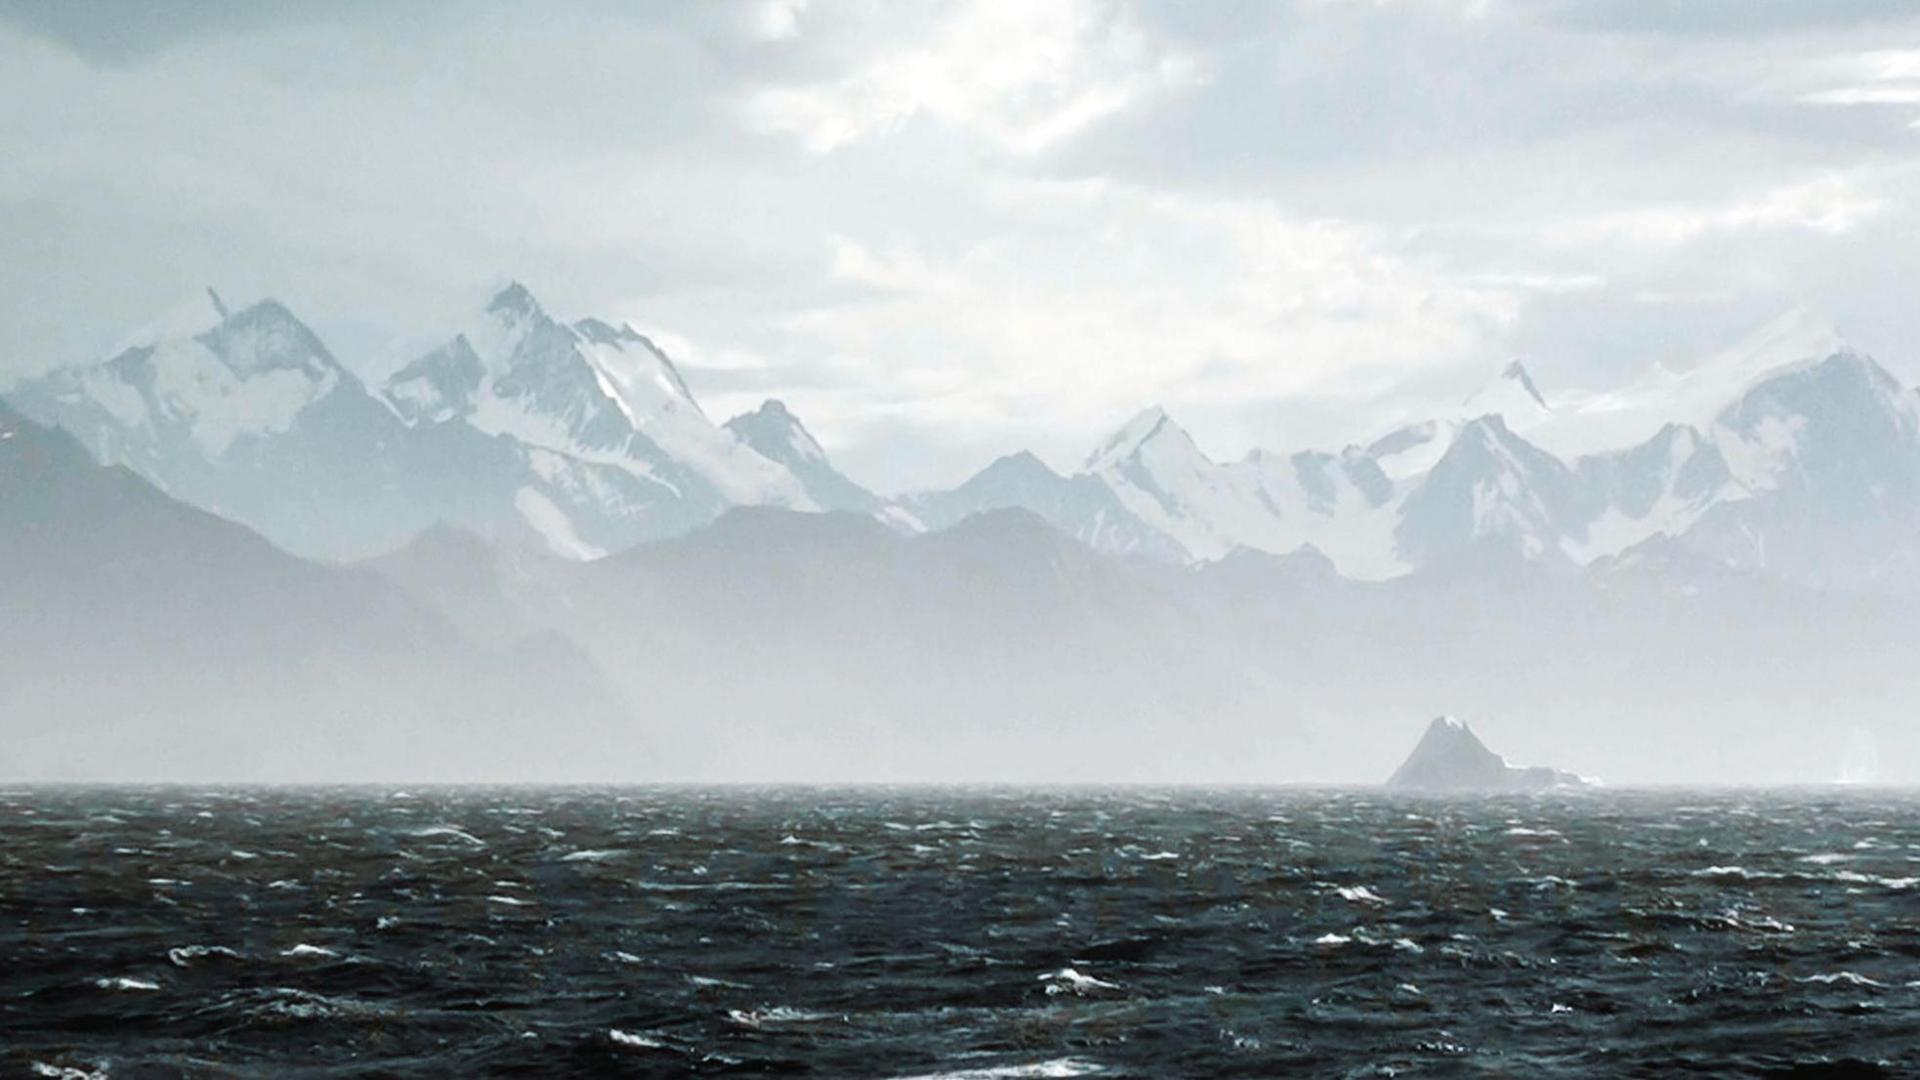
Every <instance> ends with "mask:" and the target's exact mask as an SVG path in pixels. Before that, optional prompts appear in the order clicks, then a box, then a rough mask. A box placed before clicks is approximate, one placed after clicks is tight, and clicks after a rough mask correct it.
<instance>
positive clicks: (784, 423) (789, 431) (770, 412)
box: [726, 398, 827, 461]
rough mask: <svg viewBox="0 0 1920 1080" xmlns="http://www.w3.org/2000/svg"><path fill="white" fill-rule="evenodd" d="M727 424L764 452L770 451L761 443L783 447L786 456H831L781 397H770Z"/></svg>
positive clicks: (823, 458) (748, 442) (805, 457)
mask: <svg viewBox="0 0 1920 1080" xmlns="http://www.w3.org/2000/svg"><path fill="white" fill-rule="evenodd" d="M726 427H727V430H729V431H731V432H733V433H734V434H735V435H736V436H738V437H740V438H741V439H743V440H745V441H746V443H747V444H748V445H749V446H752V447H754V448H755V449H757V450H760V452H761V453H763V454H765V453H767V451H766V449H763V448H762V447H761V445H760V444H762V443H765V444H767V445H768V446H769V447H778V448H780V449H781V450H782V451H783V453H782V455H781V456H782V457H784V456H789V455H791V454H797V455H799V456H800V457H801V458H802V459H805V460H808V461H825V460H826V459H827V452H826V451H825V450H823V449H821V447H820V443H819V442H818V441H817V440H816V439H814V437H813V433H812V432H810V431H808V430H807V426H806V425H805V424H803V423H801V422H800V418H799V417H798V416H795V415H794V414H793V410H792V409H789V408H787V403H786V402H784V401H781V400H780V399H779V398H768V399H767V400H765V401H763V402H761V403H760V407H759V408H757V409H755V410H753V411H752V412H746V413H741V414H740V415H739V416H736V417H734V418H733V419H731V420H729V421H727V423H726ZM769 456H773V455H769ZM775 460H779V458H778V457H776V458H775Z"/></svg>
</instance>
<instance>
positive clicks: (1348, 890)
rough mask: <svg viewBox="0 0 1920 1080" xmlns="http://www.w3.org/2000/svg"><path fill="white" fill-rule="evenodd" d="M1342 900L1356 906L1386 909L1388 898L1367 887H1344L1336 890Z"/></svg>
mask: <svg viewBox="0 0 1920 1080" xmlns="http://www.w3.org/2000/svg"><path fill="white" fill-rule="evenodd" d="M1334 891H1335V892H1337V893H1339V894H1340V899H1342V900H1346V901H1349V902H1350V903H1355V904H1367V905H1370V906H1372V907H1384V906H1385V905H1386V902H1387V898H1386V897H1384V896H1381V895H1380V894H1379V893H1377V892H1374V891H1373V890H1372V889H1369V888H1367V887H1366V886H1365V885H1342V886H1340V887H1338V888H1336V889H1335V890H1334Z"/></svg>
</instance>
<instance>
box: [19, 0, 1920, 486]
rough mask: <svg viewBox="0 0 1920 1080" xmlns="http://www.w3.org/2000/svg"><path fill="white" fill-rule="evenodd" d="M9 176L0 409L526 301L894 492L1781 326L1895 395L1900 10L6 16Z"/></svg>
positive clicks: (1440, 3) (119, 12)
mask: <svg viewBox="0 0 1920 1080" xmlns="http://www.w3.org/2000/svg"><path fill="white" fill-rule="evenodd" d="M0 146H4V147H6V151H5V153H4V154H0V251H4V252H5V258H4V259H0V324H4V325H5V326H6V327H7V334H6V337H5V341H6V342H7V344H8V346H9V347H8V348H6V349H5V350H4V352H0V386H4V385H6V384H8V383H10V382H11V380H12V379H14V378H17V377H23V376H28V375H31V374H34V373H37V372H40V371H43V370H45V369H47V368H49V367H53V366H58V365H64V364H71V363H79V362H86V361H91V360H98V359H101V358H103V356H104V355H105V354H106V353H107V351H108V350H110V349H111V348H113V346H114V345H115V344H116V343H118V342H121V341H124V340H126V338H127V335H128V334H129V332H130V331H132V330H133V329H134V328H136V327H138V326H140V325H142V324H143V323H146V322H148V321H150V320H152V319H154V318H155V317H156V316H158V315H160V314H161V313H162V312H164V311H166V310H168V309H169V308H172V307H174V306H176V305H178V304H179V303H180V302H181V301H182V299H183V298H187V297H191V296H193V295H195V294H197V293H199V292H200V290H202V289H203V288H204V287H206V286H209V285H211V286H213V287H215V288H217V289H219V290H220V292H221V293H222V295H224V296H225V297H226V298H227V300H228V301H229V302H230V303H233V302H236V301H242V300H246V299H251V298H257V297H262V296H273V297H276V298H278V299H280V300H282V301H283V302H285V303H287V304H288V305H289V306H290V307H292V308H293V309H294V310H295V311H296V312H297V313H298V314H300V315H301V316H302V318H304V319H305V320H306V321H307V322H308V323H309V324H310V325H312V326H313V327H314V328H315V329H316V330H317V331H318V332H319V333H320V335H321V336H322V338H323V339H325V340H326V341H327V342H328V343H329V344H330V345H331V346H332V348H333V350H334V351H335V353H336V354H337V355H338V356H339V357H340V359H341V360H342V361H343V362H345V363H347V364H348V365H349V366H351V367H354V368H356V369H357V370H359V371H361V372H362V373H363V374H366V375H368V376H369V377H378V376H380V375H381V374H383V373H384V372H387V371H390V370H392V369H394V368H396V367H398V366H399V365H400V364H402V363H404V362H406V361H407V360H409V359H411V358H412V357H413V356H414V355H417V354H418V353H420V352H423V351H425V349H426V348H428V347H430V346H431V345H432V344H434V343H435V342H437V341H439V340H442V339H444V338H445V337H446V336H448V334H449V333H450V328H452V327H454V326H456V325H458V324H459V323H460V322H461V321H463V318H464V313H465V312H467V311H469V310H471V309H472V308H474V307H476V306H478V305H479V304H481V303H482V302H484V299H485V297H486V296H487V294H488V291H489V290H490V289H491V288H494V287H497V286H498V285H499V284H501V283H503V282H505V281H507V280H510V279H515V280H519V281H522V282H524V283H525V284H526V285H527V286H528V287H529V288H531V289H532V290H533V291H534V293H535V294H536V295H538V296H539V297H540V298H541V299H542V301H543V302H544V304H545V305H546V306H547V308H548V309H549V310H550V311H551V312H552V313H553V314H555V315H556V316H560V317H565V318H577V317H581V316H586V315H596V316H599V317H601V318H605V319H609V320H624V321H627V322H631V323H632V324H633V325H634V326H635V327H637V328H639V329H641V330H643V331H646V332H648V333H649V334H651V335H653V336H655V338H656V340H658V341H660V342H661V343H662V344H664V345H665V346H666V347H667V348H668V350H669V351H670V352H671V353H672V354H673V355H674V357H675V358H676V359H677V360H678V361H680V363H681V365H682V368H683V371H684V373H685V375H686V377H687V380H688V382H689V383H690V384H691V386H692V387H693V389H694V391H695V393H696V395H697V396H698V397H699V398H700V399H701V401H702V403H703V404H704V406H705V407H706V409H707V411H708V412H709V413H710V414H712V415H713V416H714V419H716V420H719V419H723V418H724V417H726V416H729V415H732V414H733V413H735V412H739V411H744V410H746V409H748V408H751V407H753V406H754V405H756V404H758V402H759V401H760V400H761V399H763V398H766V397H769V396H774V397H779V398H781V399H783V400H785V401H786V402H787V403H788V404H789V405H790V406H791V407H792V408H793V409H794V410H795V411H796V412H797V413H798V414H799V415H800V416H801V417H802V418H803V419H804V420H805V421H806V423H807V424H808V426H809V427H810V428H811V429H812V430H813V431H814V433H815V434H816V436H817V437H818V438H819V439H820V441H821V442H822V443H823V444H825V445H826V447H827V448H828V449H829V451H830V452H831V453H832V454H833V455H834V457H835V460H836V462H837V463H838V464H840V466H841V467H842V468H843V470H844V471H846V472H848V473H849V474H850V475H852V476H853V477H854V478H855V479H858V480H861V481H862V482H865V483H867V484H869V485H871V486H874V487H875V488H877V489H879V490H882V491H888V492H892V491H900V490H910V489H916V488H928V487H935V486H944V485H949V484H952V483H955V482H957V481H959V480H961V479H963V478H964V477H965V476H967V475H969V474H970V473H971V472H973V471H975V470H976V469H978V468H980V467H981V466H983V465H985V464H986V463H987V462H988V461H990V460H991V459H992V458H993V457H995V456H998V455H1000V454H1004V453H1010V452H1012V451H1015V450H1019V449H1032V450H1034V451H1036V452H1038V453H1039V454H1040V455H1041V456H1042V457H1043V458H1045V459H1047V460H1048V461H1050V462H1052V463H1053V464H1055V465H1056V466H1057V467H1061V468H1072V467H1075V466H1077V465H1078V464H1079V463H1080V462H1081V461H1082V460H1083V459H1084V458H1085V457H1086V455H1087V453H1088V452H1089V451H1090V450H1091V449H1092V448H1093V446H1094V445H1096V444H1097V443H1098V442H1099V441H1100V439H1101V438H1102V437H1103V436H1104V435H1106V434H1107V433H1108V432H1110V431H1111V430H1112V429H1114V428H1116V427H1118V426H1119V425H1121V424H1122V423H1123V422H1124V421H1125V420H1126V419H1127V418H1128V417H1129V416H1130V415H1132V414H1133V413H1134V412H1136V411H1138V410H1139V409H1141V408H1143V407H1145V406H1148V405H1152V404H1162V405H1164V406H1165V407H1166V408H1167V409H1168V410H1169V411H1170V412H1172V413H1173V414H1174V416H1175V417H1176V418H1177V419H1179V420H1180V421H1181V422H1182V423H1183V424H1184V425H1185V426H1186V427H1187V428H1188V429H1189V430H1190V431H1192V433H1193V434H1194V436H1195V437H1196V439H1197V440H1198V441H1199V442H1200V444H1201V445H1202V446H1203V447H1204V448H1205V449H1206V450H1207V451H1208V452H1209V453H1211V454H1213V455H1214V456H1215V457H1218V458H1222V459H1225V458H1233V457H1237V456H1239V455H1240V454H1243V453H1245V452H1246V451H1247V450H1248V449H1250V448H1253V447H1256V446H1258V447H1265V448H1269V449H1278V450H1291V449H1298V448H1302V447H1307V446H1316V447H1337V446H1339V445H1341V444H1343V443H1345V442H1349V441H1356V440H1358V441H1365V440H1366V439H1368V438H1369V437H1371V436H1373V435H1377V434H1379V433H1381V432H1383V431H1385V430H1388V429H1389V428H1390V427H1392V426H1393V425H1395V424H1397V423H1399V422H1402V421H1404V420H1407V419H1413V418H1417V417H1418V415H1419V413H1420V412H1421V411H1422V410H1424V409H1429V408H1431V407H1433V403H1435V402H1440V401H1447V400H1452V399H1457V398H1459V397H1461V396H1463V395H1465V394H1466V393H1468V392H1470V391H1471V390H1473V389H1474V388H1475V387H1476V386H1477V385H1478V384H1480V383H1481V382H1484V381H1486V380H1487V379H1490V378H1492V377H1493V376H1494V375H1495V373H1496V372H1498V371H1499V370H1500V369H1501V368H1502V367H1504V366H1505V365H1506V364H1507V363H1508V362H1510V361H1512V360H1514V359H1520V360H1522V361H1524V362H1525V363H1526V365H1527V366H1528V368H1529V369H1530V370H1531V372H1532V374H1533V377H1534V380H1535V382H1536V383H1537V384H1539V386H1540V387H1541V389H1542V390H1543V391H1544V392H1545V393H1546V395H1547V396H1548V398H1549V399H1551V398H1552V397H1553V396H1554V394H1555V392H1556V389H1559V390H1562V391H1567V390H1600V389H1605V388H1607V387H1610V386H1617V385H1620V384H1622V383H1624V382H1627V381H1630V380H1631V379H1633V378H1634V377H1636V376H1637V375H1638V374H1640V373H1642V372H1644V371H1645V370H1646V369H1647V368H1648V367H1649V366H1650V365H1652V364H1655V363H1664V364H1667V365H1669V366H1675V367H1684V366H1685V364H1686V363H1687V362H1689V360H1690V359H1692V358H1696V357H1699V356H1702V355H1705V354H1707V353H1710V352H1712V351H1714V350H1716V349H1718V348H1720V347H1722V346H1724V345H1726V344H1727V343H1728V342H1729V341H1732V340H1734V339H1737V338H1738V337H1740V336H1741V335H1742V334H1744V333H1745V332H1747V331H1749V330H1750V329H1752V328H1753V327H1755V326H1757V325H1759V324H1762V323H1765V322H1767V321H1769V320H1770V319H1772V318H1774V317H1776V316H1778V315H1780V314H1781V313H1782V312H1785V311H1789V310H1795V309H1800V310H1803V311H1806V312H1810V313H1812V314H1813V315H1814V316H1815V317H1818V318H1821V319H1827V320H1831V321H1832V322H1834V323H1835V324H1837V325H1838V327H1839V328H1840V330H1841V331H1842V332H1843V333H1844V334H1845V335H1846V336H1847V337H1848V338H1849V339H1850V340H1851V341H1852V342H1853V343H1854V344H1855V345H1856V346H1858V347H1860V348H1862V349H1864V350H1866V351H1868V352H1870V353H1872V354H1873V355H1875V356H1876V357H1877V358H1879V359H1880V360H1881V361H1882V362H1883V363H1885V364H1887V365H1888V366H1889V367H1890V368H1892V369H1893V370H1894V371H1896V372H1899V373H1901V374H1902V375H1903V376H1904V377H1907V378H1908V379H1909V380H1910V381H1911V380H1913V379H1914V378H1916V377H1917V376H1920V347H1916V346H1917V345H1920V304H1916V303H1915V299H1916V295H1915V291H1916V284H1917V283H1920V242H1916V241H1920V6H1916V5H1914V4H1912V3H1910V2H1906V0H1824V2H1821V3H1817V4H1816V3H1805V2H1801V0H1674V2H1662V0H1527V2H1524V3H1522V2H1518V0H1293V2H1283V0H1275V2H1265V0H1262V2H1244V3H1242V2H1233V0H1221V2H1217V3H1207V4H1188V3H1176V2H1166V3H1159V2H1103V0H1047V2H1036V0H1007V2H985V3H950V4H926V3H914V2H907V0H885V2H881V0H846V2H826V0H722V2H715V3H702V4H684V5H634V4H616V3H595V2H579V3H571V4H566V5H531V4H518V3H516V4H500V5H488V4H485V3H472V4H462V5H447V4H440V3H418V2H412V0H394V2H381V3H374V2H370V0H342V2H332V0H327V2H317V0H314V2H309V0H299V2H290V3H280V4H263V3H250V2H241V0H203V2H201V3H198V4H194V5H157V4H149V3H145V2H143V0H125V2H112V0H71V2H69V0H10V2H8V3H5V4H0Z"/></svg>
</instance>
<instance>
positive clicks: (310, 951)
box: [280, 941, 340, 959]
mask: <svg viewBox="0 0 1920 1080" xmlns="http://www.w3.org/2000/svg"><path fill="white" fill-rule="evenodd" d="M280 955H281V956H291V957H295V958H298V957H303V956H313V957H319V958H322V959H329V958H332V957H335V956H339V955H340V954H339V953H337V952H334V951H333V950H332V949H329V948H326V947H325V946H322V945H309V944H307V943H306V942H304V941H303V942H301V943H300V944H298V945H295V946H294V947H293V948H291V949H282V950H280Z"/></svg>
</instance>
